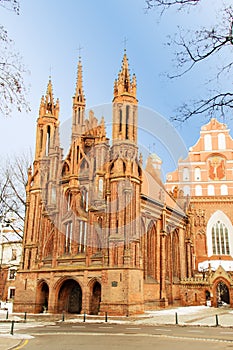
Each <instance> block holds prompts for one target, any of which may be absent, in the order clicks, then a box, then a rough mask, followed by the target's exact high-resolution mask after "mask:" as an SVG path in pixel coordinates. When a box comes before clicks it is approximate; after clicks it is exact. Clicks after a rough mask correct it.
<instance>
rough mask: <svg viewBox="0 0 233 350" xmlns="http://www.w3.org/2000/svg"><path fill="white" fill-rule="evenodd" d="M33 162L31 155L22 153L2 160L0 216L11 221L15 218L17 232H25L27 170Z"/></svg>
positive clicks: (14, 226)
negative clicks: (4, 160) (4, 161)
mask: <svg viewBox="0 0 233 350" xmlns="http://www.w3.org/2000/svg"><path fill="white" fill-rule="evenodd" d="M30 163H31V155H30V156H29V155H28V154H22V155H20V156H17V157H14V158H10V159H8V160H7V162H6V163H5V165H4V163H3V162H1V164H2V166H1V168H0V218H1V219H4V220H8V221H10V220H11V219H12V218H13V219H14V224H13V225H12V228H14V230H15V233H17V232H19V231H21V232H23V225H24V215H25V206H26V191H25V186H26V184H27V172H28V168H29V165H30Z"/></svg>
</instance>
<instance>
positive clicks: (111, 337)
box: [19, 323, 233, 350]
mask: <svg viewBox="0 0 233 350" xmlns="http://www.w3.org/2000/svg"><path fill="white" fill-rule="evenodd" d="M21 332H22V331H19V333H21ZM28 332H29V333H30V335H31V336H32V337H33V338H31V339H28V340H26V341H25V342H24V343H22V345H23V348H24V349H25V350H27V349H31V350H41V349H43V350H47V349H48V350H50V349H51V350H53V349H54V350H64V349H65V350H69V349H74V348H78V349H85V350H89V349H91V350H92V349H93V347H94V348H95V350H99V349H109V348H111V349H127V350H131V349H132V350H133V349H134V350H137V349H142V347H143V349H148V350H150V349H166V350H169V349H171V350H176V349H177V350H178V349H179V350H182V349H187V346H189V347H190V349H196V348H197V346H204V347H205V349H206V350H207V349H219V350H220V349H226V348H229V346H233V336H232V329H230V328H221V327H219V328H212V327H202V328H199V327H198V328H197V327H180V326H159V327H157V326H155V327H154V326H144V325H141V326H138V327H135V326H134V325H132V326H130V325H124V324H112V325H104V324H96V323H92V324H85V325H84V324H83V325H80V324H69V323H67V324H64V323H62V324H59V325H58V324H54V325H48V326H46V327H43V328H41V327H36V328H31V329H28Z"/></svg>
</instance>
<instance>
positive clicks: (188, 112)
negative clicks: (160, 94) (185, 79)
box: [146, 0, 233, 122]
mask: <svg viewBox="0 0 233 350" xmlns="http://www.w3.org/2000/svg"><path fill="white" fill-rule="evenodd" d="M200 3H203V2H202V1H201V0H146V4H147V10H151V9H152V8H154V9H156V8H157V9H159V14H160V15H163V14H164V12H165V11H168V10H169V9H170V8H172V7H173V8H176V9H177V10H187V11H190V8H191V7H193V6H198V5H200ZM218 17H219V22H218V23H216V24H215V26H214V27H210V28H207V27H206V25H205V27H202V28H200V29H197V30H195V31H192V30H187V28H179V27H178V30H177V33H176V34H175V36H173V37H170V39H169V43H168V44H169V45H175V52H174V55H175V63H176V64H175V73H174V74H168V77H169V78H170V79H173V78H178V77H182V76H183V75H185V74H187V73H188V72H189V71H191V70H192V69H193V68H194V67H195V66H197V65H198V64H200V63H201V62H203V64H204V62H206V63H207V61H208V64H209V65H211V60H212V59H215V58H218V57H220V55H222V56H223V57H224V58H226V59H225V60H224V63H222V64H221V65H219V66H218V67H216V69H215V72H214V76H212V77H211V78H208V84H210V85H209V86H214V87H215V88H212V89H211V90H209V91H208V96H207V97H205V98H200V99H197V100H195V101H190V102H189V103H187V102H186V103H184V104H183V105H181V106H180V107H179V108H178V109H177V113H176V115H175V116H174V117H172V119H173V120H175V121H181V122H183V121H185V120H187V119H189V118H190V117H192V116H197V115H203V114H204V115H205V116H206V115H209V116H211V115H212V114H214V113H215V112H216V111H217V112H220V113H221V115H225V114H226V112H227V111H228V110H229V109H232V108H233V91H222V88H218V89H216V86H220V85H221V79H222V78H224V76H225V75H226V74H228V75H232V70H233V56H232V46H233V8H232V6H227V7H225V6H223V5H222V8H221V13H218ZM227 53H229V55H227ZM229 57H230V58H229ZM213 64H216V61H214V63H213ZM211 84H212V85H211Z"/></svg>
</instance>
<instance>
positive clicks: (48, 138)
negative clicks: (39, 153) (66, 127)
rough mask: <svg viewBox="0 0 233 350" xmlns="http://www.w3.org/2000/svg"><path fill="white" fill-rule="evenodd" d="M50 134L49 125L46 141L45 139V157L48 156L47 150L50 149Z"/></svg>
mask: <svg viewBox="0 0 233 350" xmlns="http://www.w3.org/2000/svg"><path fill="white" fill-rule="evenodd" d="M50 134H51V127H50V125H48V126H47V139H46V156H47V155H48V154H49V148H50V136H51V135H50Z"/></svg>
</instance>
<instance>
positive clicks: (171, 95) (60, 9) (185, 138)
mask: <svg viewBox="0 0 233 350" xmlns="http://www.w3.org/2000/svg"><path fill="white" fill-rule="evenodd" d="M204 3H205V5H204V6H205V7H200V8H198V9H194V11H193V12H191V11H190V13H189V14H184V13H176V12H174V11H171V12H170V13H167V14H166V15H164V16H163V17H162V18H161V19H160V20H159V16H158V15H157V14H156V12H155V11H151V12H150V13H145V2H144V0H109V1H106V0H98V1H97V0H66V1H57V0H49V1H48V0H30V1H28V0H21V1H20V4H21V5H20V6H21V10H20V15H19V16H17V15H16V14H14V13H12V12H10V11H7V10H5V9H3V8H0V14H1V23H2V24H3V25H4V26H5V27H6V28H7V29H8V32H9V35H10V37H11V38H12V39H13V40H14V42H15V46H16V48H17V49H18V51H19V52H20V53H21V55H22V58H23V62H24V64H25V65H26V66H27V68H28V69H29V71H30V75H28V76H27V83H28V84H30V95H29V100H30V104H31V112H30V113H28V114H27V113H21V114H20V115H18V114H17V113H14V115H13V116H12V117H11V118H8V119H6V118H4V117H2V116H1V117H0V118H1V135H2V136H1V138H0V148H1V155H2V156H6V155H7V154H14V153H19V152H22V151H26V150H27V149H28V148H29V147H31V149H32V151H33V152H34V144H35V128H36V119H37V117H38V108H39V103H40V98H41V96H42V95H43V94H45V91H46V87H47V83H48V78H49V75H50V73H51V76H52V82H53V88H54V97H55V98H57V97H58V98H59V99H60V105H61V111H60V120H61V124H62V125H63V123H65V124H66V125H67V123H69V119H70V117H71V113H72V96H73V94H74V91H75V82H76V71H77V61H78V56H79V50H78V48H79V46H81V47H82V48H83V49H82V50H81V56H82V64H83V83H84V90H85V95H86V102H87V107H88V108H93V106H99V107H98V108H97V110H98V112H99V113H100V115H98V114H97V117H99V118H100V117H101V116H102V113H104V112H105V113H107V114H108V115H105V117H106V118H107V119H108V120H110V118H111V101H112V96H113V82H114V79H115V78H116V77H117V74H118V71H119V69H120V67H121V60H122V57H123V53H124V43H123V41H124V38H125V37H126V38H127V43H126V49H127V55H128V58H129V64H130V69H131V72H132V73H135V74H136V76H137V83H138V90H137V91H138V92H137V96H138V100H139V105H140V106H142V108H141V110H142V112H141V115H140V116H139V120H140V121H139V127H140V129H141V131H140V137H141V139H140V143H141V144H142V146H143V147H144V148H146V149H149V148H150V150H151V151H153V152H156V153H157V154H158V155H159V156H160V157H161V158H162V159H163V162H164V164H165V165H164V172H167V171H170V170H173V169H174V168H175V164H176V161H177V158H178V157H179V155H178V153H179V149H176V150H174V149H175V148H176V147H173V146H176V145H177V144H179V145H180V151H181V153H182V152H183V151H184V150H185V147H184V145H183V143H184V144H186V145H187V147H190V146H192V145H193V144H194V143H196V141H197V139H198V137H199V130H200V126H201V125H202V124H203V123H205V122H207V119H206V120H203V118H202V119H198V120H191V121H189V122H187V123H185V124H184V125H182V127H179V128H177V129H176V130H175V129H174V125H172V124H170V123H168V122H166V121H168V120H169V118H170V117H171V116H172V114H173V113H174V110H175V108H176V107H178V106H179V104H181V103H182V102H184V101H189V100H190V99H191V98H193V97H198V96H202V95H203V94H205V89H206V86H205V85H204V84H203V83H204V80H203V77H204V76H205V75H206V72H207V70H206V66H204V65H203V66H199V67H197V69H195V70H194V71H193V72H191V73H189V74H187V75H186V76H184V77H183V78H182V79H176V80H172V81H169V80H167V79H166V77H165V75H166V72H171V71H172V60H173V55H172V52H173V48H172V47H168V46H166V45H165V44H164V43H165V42H166V41H167V36H168V35H169V34H172V33H174V31H175V30H176V27H177V25H181V26H184V27H187V26H189V27H192V28H196V27H200V26H201V25H202V24H205V23H206V22H210V23H211V22H213V24H214V23H215V21H216V17H215V11H214V10H216V9H215V8H214V7H217V5H216V2H214V3H213V1H212V0H205V2H204ZM217 3H218V5H219V1H218V2H217ZM215 64H216V62H210V63H209V66H208V70H210V71H211V69H212V68H213V69H214V67H215ZM173 71H174V70H173ZM226 84H227V82H226ZM228 84H230V82H228ZM101 106H102V107H101ZM103 106H105V107H103ZM106 106H107V108H106ZM158 115H159V117H158V118H159V119H157V117H156V116H158ZM215 117H217V118H219V117H220V116H219V115H216V116H215ZM163 120H164V121H165V122H164V123H162V121H163ZM220 121H221V119H220ZM161 123H162V124H163V126H164V128H163V129H162V133H163V136H162V137H161ZM227 124H228V125H229V127H231V124H232V121H231V118H229V120H227ZM159 125H160V126H159ZM166 130H168V131H166ZM170 135H172V138H173V146H172V143H169V142H166V140H168V138H170ZM154 136H155V138H154ZM68 138H69V137H67V139H68ZM159 138H160V140H159Z"/></svg>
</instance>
